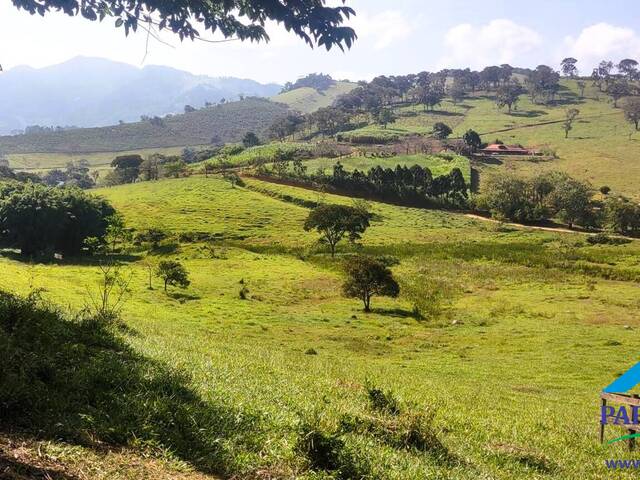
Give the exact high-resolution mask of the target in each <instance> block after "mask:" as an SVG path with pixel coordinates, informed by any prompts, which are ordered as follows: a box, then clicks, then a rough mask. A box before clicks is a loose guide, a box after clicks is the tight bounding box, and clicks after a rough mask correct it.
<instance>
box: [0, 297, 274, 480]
mask: <svg viewBox="0 0 640 480" xmlns="http://www.w3.org/2000/svg"><path fill="white" fill-rule="evenodd" d="M0 358H2V359H3V361H2V363H1V364H0V428H2V429H3V430H5V429H10V430H12V431H20V432H25V433H27V434H30V435H34V436H37V437H38V438H45V439H55V440H60V439H62V440H65V441H67V442H74V443H77V444H80V445H84V446H88V447H93V448H100V446H104V445H112V446H125V445H126V446H132V447H137V448H142V449H144V450H145V451H150V452H152V453H153V452H157V453H160V454H163V455H164V454H166V453H167V452H170V455H172V456H175V457H177V458H179V459H181V460H184V461H186V462H188V463H189V464H191V465H193V467H195V468H196V469H198V470H200V471H202V472H206V473H218V474H222V475H229V474H233V473H238V471H240V470H242V469H243V468H244V467H243V465H242V464H241V463H239V462H246V461H247V458H254V459H256V458H257V457H258V455H259V453H260V452H261V450H262V449H263V445H265V444H266V443H268V442H267V436H266V430H265V428H264V426H263V422H262V419H261V416H260V415H259V414H257V413H254V412H252V411H249V410H247V409H242V410H240V409H238V408H236V407H234V406H232V405H231V404H228V403H227V402H226V401H223V400H209V401H205V400H203V399H202V398H200V397H199V395H198V394H197V393H196V392H195V391H194V389H193V388H192V387H191V386H190V379H189V378H188V377H186V376H185V375H184V374H182V373H180V372H177V371H175V370H173V369H171V368H169V367H167V366H166V365H164V364H163V363H161V362H159V361H156V360H152V359H149V358H146V357H144V356H142V355H140V354H138V353H137V352H135V351H134V350H133V349H132V348H131V347H130V346H129V345H128V344H127V342H126V337H124V336H123V334H122V333H120V332H118V330H117V329H116V328H114V327H111V326H108V325H105V324H103V323H100V322H97V321H95V320H86V319H85V320H83V319H66V318H64V317H63V316H62V315H61V314H60V312H58V311H57V310H56V309H55V308H53V307H51V306H48V305H46V304H43V303H42V302H41V301H39V300H37V299H33V298H27V299H23V298H19V297H16V296H13V295H10V294H7V293H3V292H0ZM243 459H244V460H243ZM54 478H55V477H54Z"/></svg>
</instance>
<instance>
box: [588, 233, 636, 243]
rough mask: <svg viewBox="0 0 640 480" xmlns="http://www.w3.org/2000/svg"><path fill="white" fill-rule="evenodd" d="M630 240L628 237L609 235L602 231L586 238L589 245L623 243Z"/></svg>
mask: <svg viewBox="0 0 640 480" xmlns="http://www.w3.org/2000/svg"><path fill="white" fill-rule="evenodd" d="M630 242H631V240H629V239H628V238H615V237H610V236H608V235H606V234H604V233H597V234H595V235H591V236H590V237H589V238H587V243H589V244H591V245H624V244H626V243H630Z"/></svg>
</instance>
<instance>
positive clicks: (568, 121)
mask: <svg viewBox="0 0 640 480" xmlns="http://www.w3.org/2000/svg"><path fill="white" fill-rule="evenodd" d="M578 115H580V110H578V109H577V108H570V109H569V110H567V111H566V112H565V120H564V123H563V124H562V128H563V129H564V138H568V137H569V132H570V131H571V129H572V128H573V121H574V120H575V119H576V118H577V117H578Z"/></svg>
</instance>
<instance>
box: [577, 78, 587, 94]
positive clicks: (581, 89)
mask: <svg viewBox="0 0 640 480" xmlns="http://www.w3.org/2000/svg"><path fill="white" fill-rule="evenodd" d="M576 85H578V90H580V98H584V89H585V88H586V87H587V84H586V83H585V82H584V81H582V80H578V81H577V82H576Z"/></svg>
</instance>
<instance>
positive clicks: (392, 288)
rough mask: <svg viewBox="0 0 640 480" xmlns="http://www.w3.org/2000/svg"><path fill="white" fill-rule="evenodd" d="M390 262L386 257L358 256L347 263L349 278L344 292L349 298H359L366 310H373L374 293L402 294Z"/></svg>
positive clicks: (389, 295)
mask: <svg viewBox="0 0 640 480" xmlns="http://www.w3.org/2000/svg"><path fill="white" fill-rule="evenodd" d="M389 266H390V262H389V261H388V260H387V259H384V258H373V257H367V256H360V255H358V256H356V257H353V258H350V259H349V260H347V262H346V263H345V272H346V274H347V279H346V281H345V282H344V284H343V285H342V292H343V294H344V296H345V297H347V298H359V299H360V300H362V303H363V305H364V311H365V312H370V311H371V297H373V296H374V295H378V296H383V297H392V298H395V297H397V296H398V295H399V294H400V286H399V285H398V282H397V281H396V280H395V279H394V278H393V273H392V272H391V270H390V269H389Z"/></svg>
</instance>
